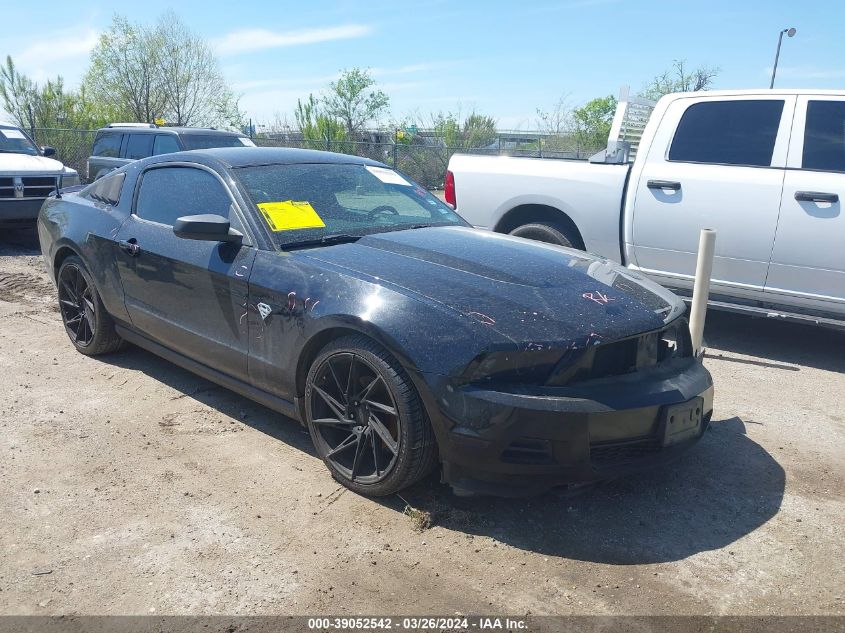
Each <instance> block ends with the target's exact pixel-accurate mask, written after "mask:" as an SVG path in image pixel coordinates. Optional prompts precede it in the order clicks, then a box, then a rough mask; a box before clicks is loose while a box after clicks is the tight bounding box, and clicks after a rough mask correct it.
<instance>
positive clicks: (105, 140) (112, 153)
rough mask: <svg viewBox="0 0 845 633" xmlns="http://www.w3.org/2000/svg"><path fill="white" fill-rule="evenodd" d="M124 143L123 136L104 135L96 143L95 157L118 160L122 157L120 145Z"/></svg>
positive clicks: (93, 151) (93, 152)
mask: <svg viewBox="0 0 845 633" xmlns="http://www.w3.org/2000/svg"><path fill="white" fill-rule="evenodd" d="M122 142H123V134H110V133H104V134H101V135H100V136H98V137H97V139H96V140H95V141H94V149H93V150H92V154H93V155H94V156H106V157H108V158H117V157H118V156H120V144H121V143H122Z"/></svg>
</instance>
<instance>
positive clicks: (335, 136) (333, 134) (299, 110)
mask: <svg viewBox="0 0 845 633" xmlns="http://www.w3.org/2000/svg"><path fill="white" fill-rule="evenodd" d="M294 119H295V120H296V126H297V127H298V128H299V131H300V133H301V134H302V138H303V140H305V141H307V145H308V146H309V147H311V148H313V149H326V148H331V145H332V143H336V142H340V141H344V140H346V130H345V128H344V126H343V123H341V122H340V121H339V120H337V119H336V118H334V117H332V116H331V115H329V114H326V113H325V112H324V111H323V108H322V105H321V103H320V101H318V100H317V99H316V98H315V97H314V95H313V94H310V95H308V98H307V99H306V100H305V101H304V102H303V101H302V100H297V102H296V111H295V112H294Z"/></svg>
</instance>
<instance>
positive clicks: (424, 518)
mask: <svg viewBox="0 0 845 633" xmlns="http://www.w3.org/2000/svg"><path fill="white" fill-rule="evenodd" d="M402 514H404V515H405V516H406V517H408V518H410V519H411V524H412V525H413V526H414V529H415V530H416V531H417V532H425V531H426V530H427V529H428V528H430V527H431V526H432V525H433V523H434V519H433V517H432V516H431V512H428V511H427V510H420V509H419V508H415V507H413V506H412V505H410V504H407V503H406V504H405V509H404V510H403V511H402Z"/></svg>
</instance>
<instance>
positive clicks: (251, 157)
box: [160, 147, 387, 168]
mask: <svg viewBox="0 0 845 633" xmlns="http://www.w3.org/2000/svg"><path fill="white" fill-rule="evenodd" d="M160 158H162V159H163V160H164V161H168V162H172V161H184V160H189V159H197V158H203V159H206V160H208V159H211V160H214V161H217V162H219V163H222V164H223V165H225V166H226V167H235V168H236V167H253V166H258V165H294V164H298V163H336V164H346V165H370V166H372V167H387V165H384V164H383V163H379V162H377V161H374V160H370V159H369V158H361V157H360V156H352V155H350V154H336V153H334V152H322V151H318V150H312V149H297V148H293V147H215V148H211V149H198V150H191V151H187V152H176V153H173V154H162V155H161V156H160Z"/></svg>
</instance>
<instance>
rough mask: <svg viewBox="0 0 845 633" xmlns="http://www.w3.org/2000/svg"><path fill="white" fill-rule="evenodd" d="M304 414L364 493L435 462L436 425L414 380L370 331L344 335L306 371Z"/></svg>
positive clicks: (321, 447)
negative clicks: (369, 336)
mask: <svg viewBox="0 0 845 633" xmlns="http://www.w3.org/2000/svg"><path fill="white" fill-rule="evenodd" d="M391 412H392V413H391ZM305 414H306V424H307V426H308V430H309V432H310V433H311V439H312V440H313V441H314V446H315V448H316V450H317V454H318V455H319V456H320V458H321V459H322V460H323V462H324V463H325V464H326V467H327V468H328V469H329V471H330V472H331V474H332V476H333V477H334V478H335V479H336V480H337V481H339V482H340V483H341V484H343V485H344V486H346V487H347V488H349V489H350V490H353V491H354V492H357V493H359V494H362V495H367V496H374V497H382V496H386V495H391V494H394V493H396V492H398V491H400V490H402V489H403V488H407V487H408V486H410V485H411V484H413V483H415V482H416V481H418V480H420V479H422V478H423V477H424V476H425V475H427V474H428V473H429V472H430V471H431V470H432V468H433V467H434V465H435V464H436V461H437V443H436V440H435V438H434V432H433V430H432V428H431V424H430V422H429V421H428V417H427V416H426V413H425V410H424V408H423V406H422V402H421V401H420V398H419V395H418V394H417V391H416V389H415V387H414V385H413V384H412V383H411V380H410V378H409V377H408V375H407V373H406V372H405V370H404V369H403V368H402V366H401V365H400V364H399V363H398V362H397V361H396V359H394V358H393V357H392V356H391V355H390V354H389V353H388V352H387V351H386V350H385V349H384V348H383V347H381V346H380V345H378V344H377V343H375V342H374V341H372V340H371V339H369V338H367V337H365V336H360V335H352V336H346V337H343V338H340V339H337V340H335V341H332V342H331V343H329V344H328V345H327V346H326V347H324V348H323V349H322V350H321V351H320V353H319V354H318V355H317V357H316V358H315V359H314V362H313V363H312V364H311V368H310V370H309V371H308V376H307V378H306V383H305ZM374 420H375V421H374Z"/></svg>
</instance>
